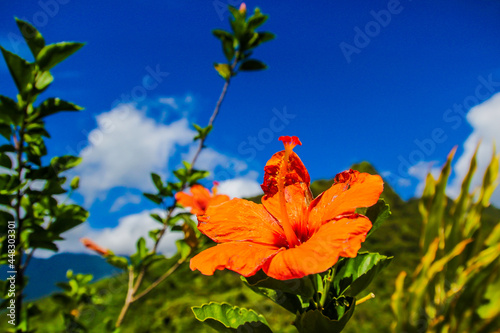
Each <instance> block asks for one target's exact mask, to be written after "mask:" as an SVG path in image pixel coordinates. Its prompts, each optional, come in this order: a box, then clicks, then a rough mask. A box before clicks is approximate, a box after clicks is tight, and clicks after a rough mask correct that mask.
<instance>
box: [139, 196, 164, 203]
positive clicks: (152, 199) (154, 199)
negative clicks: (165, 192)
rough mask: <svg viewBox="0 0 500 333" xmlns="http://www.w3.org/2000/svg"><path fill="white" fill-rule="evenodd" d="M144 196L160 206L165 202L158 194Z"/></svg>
mask: <svg viewBox="0 0 500 333" xmlns="http://www.w3.org/2000/svg"><path fill="white" fill-rule="evenodd" d="M142 195H144V196H145V197H146V198H148V199H149V200H151V201H153V202H154V203H156V204H158V205H159V204H161V203H162V202H163V199H162V198H161V197H160V196H158V195H156V194H151V193H143V194H142Z"/></svg>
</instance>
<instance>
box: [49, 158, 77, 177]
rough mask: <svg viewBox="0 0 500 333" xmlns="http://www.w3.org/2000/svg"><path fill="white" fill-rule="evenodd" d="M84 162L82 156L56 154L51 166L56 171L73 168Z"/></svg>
mask: <svg viewBox="0 0 500 333" xmlns="http://www.w3.org/2000/svg"><path fill="white" fill-rule="evenodd" d="M81 162H82V158H81V157H78V156H72V155H64V156H56V157H54V158H52V160H50V166H51V167H52V168H53V170H54V171H55V172H56V173H61V172H63V171H66V170H69V169H72V168H74V167H76V166H77V165H78V164H80V163H81Z"/></svg>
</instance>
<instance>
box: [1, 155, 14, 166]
mask: <svg viewBox="0 0 500 333" xmlns="http://www.w3.org/2000/svg"><path fill="white" fill-rule="evenodd" d="M0 166H1V167H4V168H7V169H10V168H12V160H11V159H10V157H9V156H8V155H7V154H0Z"/></svg>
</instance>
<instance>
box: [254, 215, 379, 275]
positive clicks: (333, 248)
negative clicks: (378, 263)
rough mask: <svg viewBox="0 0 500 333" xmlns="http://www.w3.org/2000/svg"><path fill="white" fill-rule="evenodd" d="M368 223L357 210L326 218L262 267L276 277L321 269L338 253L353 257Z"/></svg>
mask: <svg viewBox="0 0 500 333" xmlns="http://www.w3.org/2000/svg"><path fill="white" fill-rule="evenodd" d="M371 226H372V224H371V222H370V220H369V219H368V218H366V217H365V216H362V215H357V214H353V215H351V216H350V217H349V218H347V217H344V218H341V219H339V220H335V221H331V222H328V223H326V224H324V225H322V226H321V227H320V229H319V230H318V232H317V233H315V234H314V235H313V236H312V237H311V238H310V239H309V240H308V241H306V242H305V243H303V244H301V245H300V246H297V247H294V248H291V249H287V250H285V251H282V252H279V253H278V254H276V256H274V257H273V258H272V259H270V260H269V261H267V263H266V264H265V265H264V266H263V267H262V269H263V270H264V272H265V273H266V274H267V275H268V276H270V277H272V278H275V279H278V280H288V279H298V278H301V277H304V276H306V275H310V274H316V273H320V272H324V271H326V270H327V269H329V268H330V267H332V266H333V265H334V264H335V263H336V262H337V261H338V258H339V256H342V257H355V256H356V255H357V253H358V250H359V249H360V248H361V243H362V242H364V240H365V238H366V234H367V233H368V231H369V230H370V229H371Z"/></svg>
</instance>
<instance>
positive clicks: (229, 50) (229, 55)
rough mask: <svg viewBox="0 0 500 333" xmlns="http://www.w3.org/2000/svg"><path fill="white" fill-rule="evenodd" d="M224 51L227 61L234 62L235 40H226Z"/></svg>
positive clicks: (223, 46)
mask: <svg viewBox="0 0 500 333" xmlns="http://www.w3.org/2000/svg"><path fill="white" fill-rule="evenodd" d="M222 51H223V52H224V56H225V57H226V59H227V61H231V60H233V58H234V54H235V49H234V40H233V39H224V40H223V41H222Z"/></svg>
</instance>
